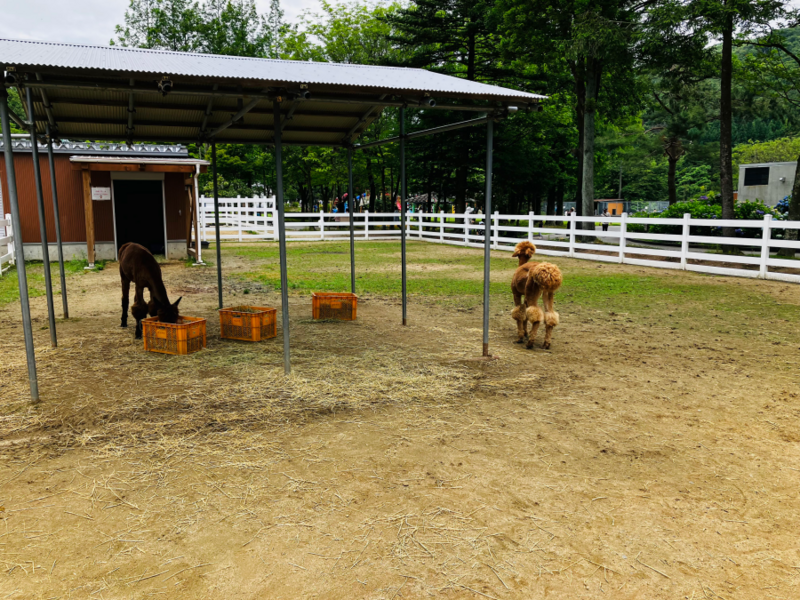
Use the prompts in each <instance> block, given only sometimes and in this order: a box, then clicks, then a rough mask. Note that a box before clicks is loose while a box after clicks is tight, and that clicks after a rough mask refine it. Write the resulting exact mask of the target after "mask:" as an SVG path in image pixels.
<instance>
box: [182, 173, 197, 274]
mask: <svg viewBox="0 0 800 600" xmlns="http://www.w3.org/2000/svg"><path fill="white" fill-rule="evenodd" d="M183 183H184V187H185V188H186V256H187V257H188V256H191V255H192V254H194V258H195V261H197V253H196V252H195V251H194V250H193V249H192V220H193V219H192V213H193V212H194V211H193V205H194V202H192V180H191V179H189V178H186V179H184V180H183Z"/></svg>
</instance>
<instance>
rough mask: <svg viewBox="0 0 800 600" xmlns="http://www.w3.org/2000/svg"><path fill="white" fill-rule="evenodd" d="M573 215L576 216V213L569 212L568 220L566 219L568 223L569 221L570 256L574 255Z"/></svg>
mask: <svg viewBox="0 0 800 600" xmlns="http://www.w3.org/2000/svg"><path fill="white" fill-rule="evenodd" d="M575 217H576V215H573V214H572V213H570V215H569V221H568V223H569V251H568V254H569V257H570V258H572V257H574V256H575Z"/></svg>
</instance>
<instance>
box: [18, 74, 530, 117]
mask: <svg viewBox="0 0 800 600" xmlns="http://www.w3.org/2000/svg"><path fill="white" fill-rule="evenodd" d="M28 85H30V86H31V87H39V88H53V89H73V90H91V91H97V92H99V91H108V92H125V93H127V92H129V91H130V88H129V87H126V86H124V85H120V84H119V83H116V82H103V81H96V82H92V81H70V80H61V81H52V82H39V81H34V82H30V83H28ZM275 85H276V86H285V85H287V84H284V83H280V82H276V84H275ZM135 91H136V93H137V94H161V92H160V91H159V90H158V88H157V87H155V86H152V87H144V86H141V85H140V86H137V88H136V90H135ZM398 93H399V92H398ZM170 94H171V95H173V96H203V97H208V96H214V97H221V98H240V97H242V95H244V96H247V97H251V98H260V99H264V100H270V101H271V100H273V99H274V98H275V97H277V96H279V95H280V94H279V93H277V92H269V91H262V92H257V91H245V92H241V91H236V90H214V91H211V92H209V90H208V89H202V88H198V87H191V86H187V87H182V86H181V85H180V84H177V85H176V86H175V87H174V88H173V89H172V91H171V92H170ZM445 98H446V95H445ZM308 101H309V102H329V103H336V104H375V105H378V106H393V107H398V108H403V107H408V108H420V109H424V110H458V111H476V112H487V111H494V110H501V109H503V108H505V107H506V106H526V105H533V104H538V99H537V100H530V99H526V98H497V99H493V100H491V102H494V103H495V104H494V105H483V106H480V105H478V106H475V105H465V104H436V106H427V105H425V104H422V103H420V104H417V105H415V104H413V103H412V102H409V101H408V100H379V99H378V98H377V97H376V96H368V95H360V94H354V95H352V96H350V95H341V94H324V93H321V92H316V93H314V95H313V96H311V97H310V98H309V99H308Z"/></svg>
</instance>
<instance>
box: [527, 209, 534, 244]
mask: <svg viewBox="0 0 800 600" xmlns="http://www.w3.org/2000/svg"><path fill="white" fill-rule="evenodd" d="M534 216H535V214H534V212H533V211H532V210H531V211H528V241H529V242H531V243H533V217H534Z"/></svg>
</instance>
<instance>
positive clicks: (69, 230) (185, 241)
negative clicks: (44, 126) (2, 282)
mask: <svg viewBox="0 0 800 600" xmlns="http://www.w3.org/2000/svg"><path fill="white" fill-rule="evenodd" d="M2 146H3V144H2V141H0V149H2ZM12 146H13V149H14V165H15V168H16V172H17V182H18V184H17V188H18V189H17V191H18V194H19V211H20V225H21V226H22V240H23V244H24V249H25V258H26V259H41V258H42V246H41V237H40V234H39V217H38V213H37V206H36V188H35V186H34V181H35V178H34V176H33V158H32V152H31V142H30V139H24V138H23V139H14V140H13V142H12ZM39 151H40V154H39V162H40V168H41V170H42V172H44V173H47V172H48V168H49V167H48V164H47V148H46V146H44V145H42V144H39ZM53 152H54V163H55V172H56V187H57V189H58V201H59V207H60V221H61V236H62V239H63V247H64V258H65V259H68V260H70V259H77V258H85V259H88V260H89V262H90V263H93V262H94V261H95V259H106V260H114V259H115V258H116V256H117V251H118V249H119V247H120V246H122V245H123V244H125V243H127V242H137V243H139V244H142V245H143V246H145V247H147V248H148V249H149V250H150V251H151V252H152V253H153V254H161V255H165V256H166V257H167V258H176V259H180V258H184V257H186V256H187V250H188V249H189V246H190V244H191V246H192V248H193V247H194V239H196V237H195V236H196V233H195V234H193V231H196V226H195V221H196V219H195V215H196V199H197V191H198V190H197V174H198V173H201V172H205V171H206V166H207V165H208V163H207V162H206V161H203V160H196V159H193V158H189V153H188V151H187V150H186V148H185V147H184V146H181V145H153V144H134V145H133V146H128V145H126V144H113V143H78V142H68V141H63V142H62V143H60V144H55V145H54V147H53ZM21 175H22V176H21ZM7 186H8V182H7V179H6V166H5V164H3V163H0V192H2V197H3V198H6V197H8V187H7ZM42 186H43V188H44V189H43V192H44V195H45V197H46V198H49V197H50V194H51V192H50V179H49V177H43V178H42ZM45 213H46V221H47V239H48V240H49V241H53V240H55V237H56V236H55V222H54V217H53V207H52V204H51V203H49V202H46V203H45ZM48 248H49V254H50V260H53V261H54V260H57V252H56V244H55V243H50V244H48Z"/></svg>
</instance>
